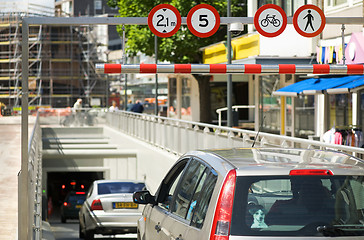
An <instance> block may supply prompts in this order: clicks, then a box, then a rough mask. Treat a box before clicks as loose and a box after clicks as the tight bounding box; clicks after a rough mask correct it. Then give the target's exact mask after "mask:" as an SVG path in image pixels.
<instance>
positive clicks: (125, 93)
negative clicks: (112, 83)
mask: <svg viewBox="0 0 364 240" xmlns="http://www.w3.org/2000/svg"><path fill="white" fill-rule="evenodd" d="M122 30H123V42H122V47H123V57H122V63H123V64H125V63H126V57H125V25H123V27H122ZM124 80H125V82H124V102H125V104H124V110H125V111H126V109H127V105H128V94H127V91H128V75H127V74H126V73H125V75H124Z"/></svg>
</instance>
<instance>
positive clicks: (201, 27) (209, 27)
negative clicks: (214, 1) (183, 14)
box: [187, 4, 220, 38]
mask: <svg viewBox="0 0 364 240" xmlns="http://www.w3.org/2000/svg"><path fill="white" fill-rule="evenodd" d="M187 26H188V29H189V30H190V31H191V33H192V34H193V35H195V36H197V37H201V38H206V37H210V36H212V35H213V34H215V33H216V31H217V30H218V29H219V27H220V15H219V13H218V12H217V10H216V9H215V8H214V7H212V6H211V5H208V4H199V5H197V6H195V7H193V8H192V9H191V10H190V11H189V12H188V15H187Z"/></svg>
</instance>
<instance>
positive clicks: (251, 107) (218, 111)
mask: <svg viewBox="0 0 364 240" xmlns="http://www.w3.org/2000/svg"><path fill="white" fill-rule="evenodd" d="M232 109H233V110H234V111H238V110H239V109H255V105H236V106H232ZM227 110H228V108H227V107H223V108H219V109H216V113H217V115H218V119H219V126H221V121H222V120H221V112H224V111H227Z"/></svg>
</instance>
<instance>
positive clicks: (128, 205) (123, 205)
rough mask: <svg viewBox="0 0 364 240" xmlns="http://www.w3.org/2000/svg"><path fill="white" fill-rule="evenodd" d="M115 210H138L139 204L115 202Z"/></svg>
mask: <svg viewBox="0 0 364 240" xmlns="http://www.w3.org/2000/svg"><path fill="white" fill-rule="evenodd" d="M113 205H114V208H138V204H136V203H133V202H114V204H113Z"/></svg>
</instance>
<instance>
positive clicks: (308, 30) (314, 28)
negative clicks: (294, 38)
mask: <svg viewBox="0 0 364 240" xmlns="http://www.w3.org/2000/svg"><path fill="white" fill-rule="evenodd" d="M325 24H326V18H325V14H324V13H323V12H322V10H321V9H320V8H318V7H317V6H315V5H311V4H307V5H304V6H302V7H300V8H299V9H297V11H296V12H295V13H294V15H293V26H294V28H295V29H296V31H297V32H298V33H299V34H301V35H302V36H304V37H315V36H317V35H319V34H320V33H321V32H322V30H324V28H325Z"/></svg>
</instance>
